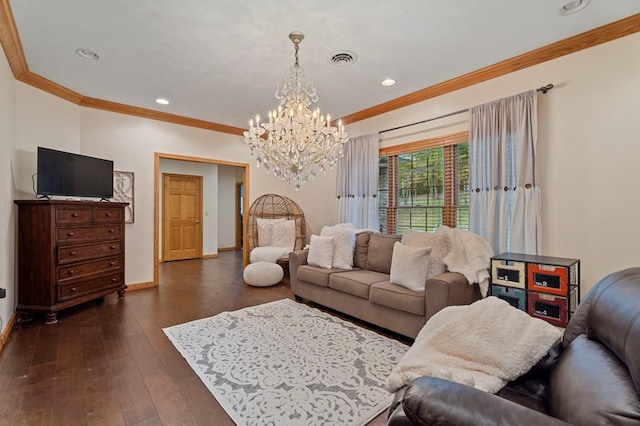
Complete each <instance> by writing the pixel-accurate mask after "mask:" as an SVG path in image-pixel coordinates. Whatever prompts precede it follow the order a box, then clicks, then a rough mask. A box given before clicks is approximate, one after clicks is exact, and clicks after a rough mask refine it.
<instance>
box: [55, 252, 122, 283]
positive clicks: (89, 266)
mask: <svg viewBox="0 0 640 426" xmlns="http://www.w3.org/2000/svg"><path fill="white" fill-rule="evenodd" d="M120 268H122V258H121V257H119V256H118V257H110V258H108V259H100V260H96V261H93V262H86V263H78V264H72V265H68V266H60V267H58V281H59V282H60V281H65V280H73V279H77V278H80V277H83V276H85V275H90V274H96V273H100V272H106V271H109V270H114V271H115V270H118V269H120Z"/></svg>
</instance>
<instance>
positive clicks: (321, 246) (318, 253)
mask: <svg viewBox="0 0 640 426" xmlns="http://www.w3.org/2000/svg"><path fill="white" fill-rule="evenodd" d="M332 260H333V237H321V236H319V235H311V243H310V244H309V255H308V256H307V263H308V264H309V265H311V266H318V267H320V268H326V269H330V268H331V261H332Z"/></svg>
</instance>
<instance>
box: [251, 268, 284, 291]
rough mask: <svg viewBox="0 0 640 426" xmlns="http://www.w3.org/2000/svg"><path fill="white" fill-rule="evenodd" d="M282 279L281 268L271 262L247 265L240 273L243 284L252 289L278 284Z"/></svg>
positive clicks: (282, 272)
mask: <svg viewBox="0 0 640 426" xmlns="http://www.w3.org/2000/svg"><path fill="white" fill-rule="evenodd" d="M282 277H284V271H283V270H282V266H280V265H278V264H277V263H271V262H256V263H251V264H249V265H247V267H246V268H244V272H243V273H242V278H244V282H246V283H247V284H249V285H250V286H254V287H268V286H270V285H275V284H278V283H279V282H280V281H282Z"/></svg>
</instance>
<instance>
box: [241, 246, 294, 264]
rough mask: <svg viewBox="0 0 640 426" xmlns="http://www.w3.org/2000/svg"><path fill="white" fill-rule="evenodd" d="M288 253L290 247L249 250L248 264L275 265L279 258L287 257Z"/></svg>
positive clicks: (267, 247)
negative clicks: (265, 263)
mask: <svg viewBox="0 0 640 426" xmlns="http://www.w3.org/2000/svg"><path fill="white" fill-rule="evenodd" d="M290 251H291V247H272V246H266V247H256V248H254V249H253V250H251V254H250V255H249V262H250V263H256V262H270V263H276V262H277V261H278V259H280V258H281V257H286V256H289V252H290Z"/></svg>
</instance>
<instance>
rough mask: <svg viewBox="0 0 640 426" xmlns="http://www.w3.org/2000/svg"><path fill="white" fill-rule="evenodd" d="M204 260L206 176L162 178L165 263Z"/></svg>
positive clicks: (168, 176)
mask: <svg viewBox="0 0 640 426" xmlns="http://www.w3.org/2000/svg"><path fill="white" fill-rule="evenodd" d="M200 257H202V176H190V175H178V174H171V173H163V174H162V259H163V260H164V261H170V260H186V259H195V258H200Z"/></svg>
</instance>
